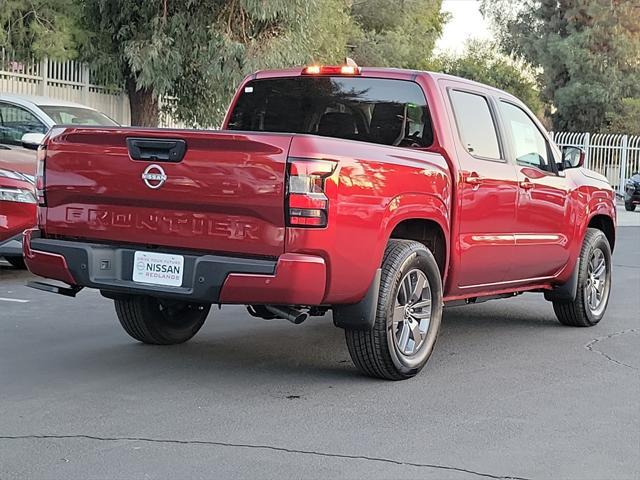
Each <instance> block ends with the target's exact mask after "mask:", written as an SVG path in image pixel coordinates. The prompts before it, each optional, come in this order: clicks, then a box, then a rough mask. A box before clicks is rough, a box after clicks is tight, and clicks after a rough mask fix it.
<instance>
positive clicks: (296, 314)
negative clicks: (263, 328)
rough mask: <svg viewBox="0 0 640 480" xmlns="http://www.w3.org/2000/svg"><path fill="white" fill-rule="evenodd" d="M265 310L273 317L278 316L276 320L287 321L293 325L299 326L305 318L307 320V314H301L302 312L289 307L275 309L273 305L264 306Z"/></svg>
mask: <svg viewBox="0 0 640 480" xmlns="http://www.w3.org/2000/svg"><path fill="white" fill-rule="evenodd" d="M265 308H266V309H267V310H269V311H270V312H271V313H273V314H274V315H276V316H278V318H284V319H285V320H289V321H290V322H291V323H293V324H295V325H300V324H301V323H302V322H304V321H305V320H306V319H307V318H309V314H308V313H307V312H303V311H302V310H297V309H295V308H291V307H276V306H273V305H265Z"/></svg>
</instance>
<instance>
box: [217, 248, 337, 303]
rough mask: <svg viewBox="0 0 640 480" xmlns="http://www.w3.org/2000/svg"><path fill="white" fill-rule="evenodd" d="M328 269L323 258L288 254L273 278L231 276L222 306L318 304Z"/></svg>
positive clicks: (222, 299) (279, 262)
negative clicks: (250, 292)
mask: <svg viewBox="0 0 640 480" xmlns="http://www.w3.org/2000/svg"><path fill="white" fill-rule="evenodd" d="M325 280H326V266H325V263H324V260H323V259H322V258H321V257H315V256H313V255H301V254H295V253H285V254H283V255H281V256H280V258H279V259H278V264H277V266H276V271H275V274H274V275H252V274H246V273H245V274H242V273H232V274H230V275H229V276H228V277H227V280H226V281H225V282H224V285H223V286H222V292H221V293H220V303H239V304H244V303H247V290H249V291H253V292H255V293H253V294H252V296H251V301H252V302H253V303H258V304H260V303H265V304H291V305H319V304H321V303H322V298H323V297H324V285H325Z"/></svg>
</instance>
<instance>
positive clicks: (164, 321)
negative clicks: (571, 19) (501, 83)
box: [24, 65, 616, 379]
mask: <svg viewBox="0 0 640 480" xmlns="http://www.w3.org/2000/svg"><path fill="white" fill-rule="evenodd" d="M582 159H583V154H582V152H580V151H579V150H577V149H567V150H566V151H564V152H561V151H559V150H558V148H557V147H556V146H555V145H554V143H553V142H551V141H550V140H549V137H548V136H547V133H546V131H545V129H544V128H543V126H542V125H541V124H540V122H539V121H538V120H537V119H536V118H535V116H534V115H533V114H532V113H531V112H530V111H529V110H528V109H527V108H526V107H525V106H524V105H523V104H522V102H520V101H519V100H518V99H516V98H514V97H513V96H511V95H509V94H507V93H505V92H502V91H499V90H496V89H494V88H490V87H487V86H484V85H480V84H478V83H474V82H470V81H466V80H463V79H460V78H455V77H451V76H446V75H441V74H434V73H428V72H419V71H407V70H397V69H382V68H359V67H355V66H353V65H346V66H325V67H322V66H316V65H314V66H311V67H306V68H304V69H288V70H278V71H263V72H258V73H255V74H253V75H250V76H249V77H247V78H246V79H245V80H244V81H243V82H242V84H241V85H240V87H239V89H238V91H237V93H236V95H235V97H234V99H233V101H232V103H231V107H230V108H229V111H228V113H227V115H226V118H225V120H224V125H223V129H222V130H220V131H195V130H164V129H145V128H122V127H112V128H111V127H110V128H105V127H78V126H60V127H54V128H53V129H52V130H51V131H50V132H49V134H48V136H47V138H46V140H45V142H44V146H43V147H41V150H40V152H39V169H38V172H39V173H38V176H37V188H38V202H39V208H38V228H37V229H34V230H30V231H27V232H26V234H25V237H24V254H25V258H26V263H27V265H28V268H29V269H30V270H31V272H33V273H34V274H37V275H40V276H43V277H48V278H51V279H56V280H61V281H62V282H65V283H66V284H68V285H69V286H68V287H61V286H58V285H53V284H49V283H43V282H36V283H34V284H33V286H35V287H37V288H40V289H44V290H50V291H54V292H56V293H62V294H67V295H74V294H75V293H76V292H77V291H78V290H79V289H81V288H83V287H90V288H95V289H99V290H100V291H101V292H102V295H104V296H105V297H107V298H110V299H113V300H114V302H115V310H116V313H117V316H118V318H119V320H120V322H121V324H122V326H123V327H124V329H125V330H126V332H127V333H128V334H129V335H131V336H132V337H133V338H135V339H136V340H139V341H141V342H145V343H151V344H174V343H180V342H184V341H186V340H188V339H189V338H191V337H192V336H193V335H194V334H195V333H196V332H197V331H198V330H199V329H200V327H201V326H202V324H203V322H204V320H205V318H206V317H207V315H208V313H209V309H210V306H211V304H244V305H247V308H248V310H249V312H250V313H251V314H252V315H254V316H257V317H263V318H285V319H288V320H290V321H292V322H293V323H300V322H301V321H303V320H304V319H306V318H307V317H308V316H309V315H312V316H314V315H323V314H325V313H326V312H327V311H328V310H331V311H332V315H333V321H334V323H335V325H337V326H338V327H341V328H343V329H344V330H345V334H346V341H347V345H348V348H349V352H350V354H351V357H352V359H353V361H354V363H355V364H356V366H357V367H358V368H359V369H360V370H362V371H363V372H364V373H365V374H368V375H371V376H375V377H381V378H388V379H404V378H408V377H411V376H413V375H415V374H416V373H417V372H419V371H420V370H421V369H422V367H423V366H424V365H425V363H426V362H427V360H428V358H429V356H430V354H431V352H432V350H433V347H434V343H435V341H436V336H437V334H438V330H439V327H440V322H441V317H442V309H443V306H444V305H445V304H453V303H475V302H479V301H482V300H485V299H491V298H501V297H511V296H514V295H517V294H520V293H522V292H540V293H543V294H544V295H545V297H546V298H547V299H548V300H550V301H552V302H553V307H554V310H555V312H556V315H557V317H558V319H559V320H560V321H561V322H562V323H563V324H566V325H573V326H591V325H594V324H596V323H598V322H599V321H600V319H601V318H602V317H603V315H604V312H605V309H606V307H607V303H608V299H609V292H610V289H611V251H612V250H613V246H614V242H615V222H616V213H615V212H616V211H615V197H614V192H613V191H612V189H611V187H610V186H609V185H608V184H607V181H606V179H605V178H604V177H602V176H600V175H598V174H597V173H595V172H592V171H589V170H586V169H585V168H583V167H582ZM238 328H243V327H242V325H238Z"/></svg>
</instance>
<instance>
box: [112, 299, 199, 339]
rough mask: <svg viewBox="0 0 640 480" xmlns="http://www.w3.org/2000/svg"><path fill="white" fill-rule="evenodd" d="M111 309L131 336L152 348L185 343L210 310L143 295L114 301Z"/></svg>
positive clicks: (194, 304) (196, 304)
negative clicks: (114, 310)
mask: <svg viewBox="0 0 640 480" xmlns="http://www.w3.org/2000/svg"><path fill="white" fill-rule="evenodd" d="M115 307H116V314H117V315H118V320H120V324H121V325H122V327H123V328H124V330H125V331H126V332H127V333H128V334H129V335H130V336H131V337H133V338H135V339H136V340H138V341H140V342H143V343H150V344H154V345H174V344H177V343H183V342H186V341H187V340H189V339H190V338H191V337H193V336H194V335H195V334H196V333H197V332H198V330H200V327H202V324H203V323H204V321H205V320H206V318H207V315H208V314H209V310H210V309H211V305H203V304H198V303H187V302H181V301H176V300H165V299H159V298H155V297H146V296H131V297H129V298H126V299H118V300H115Z"/></svg>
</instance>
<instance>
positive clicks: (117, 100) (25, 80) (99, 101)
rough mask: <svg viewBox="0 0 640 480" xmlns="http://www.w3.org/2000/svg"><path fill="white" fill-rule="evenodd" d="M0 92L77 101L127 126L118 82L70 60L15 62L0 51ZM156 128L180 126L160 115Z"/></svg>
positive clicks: (124, 101) (126, 111) (126, 102)
mask: <svg viewBox="0 0 640 480" xmlns="http://www.w3.org/2000/svg"><path fill="white" fill-rule="evenodd" d="M0 93H15V94H18V95H41V96H44V97H50V98H56V99H58V100H66V101H69V102H77V103H81V104H83V105H87V106H88V107H92V108H95V109H96V110H99V111H101V112H103V113H105V114H107V115H108V116H110V117H111V118H113V119H114V120H115V121H116V122H118V123H120V124H121V125H129V124H131V110H130V107H129V97H128V96H127V94H126V93H124V90H123V89H122V88H121V87H120V86H118V81H117V80H115V79H113V78H109V77H108V76H107V75H105V74H104V73H103V72H99V71H96V70H92V69H90V68H89V67H88V66H87V65H86V64H84V63H81V62H76V61H74V60H68V61H65V62H58V61H55V60H49V59H44V60H42V61H35V60H31V61H18V60H16V59H15V58H14V57H12V56H11V55H9V54H8V53H7V52H5V50H3V49H0ZM167 101H169V100H168V99H165V100H164V102H167ZM161 104H162V101H161ZM160 126H161V127H175V128H181V127H182V125H181V124H180V123H178V122H176V121H174V120H173V119H172V118H171V117H170V116H169V115H166V114H161V115H160Z"/></svg>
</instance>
